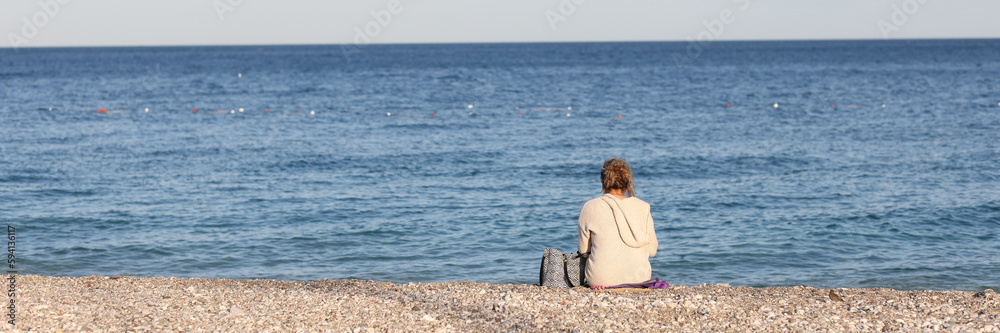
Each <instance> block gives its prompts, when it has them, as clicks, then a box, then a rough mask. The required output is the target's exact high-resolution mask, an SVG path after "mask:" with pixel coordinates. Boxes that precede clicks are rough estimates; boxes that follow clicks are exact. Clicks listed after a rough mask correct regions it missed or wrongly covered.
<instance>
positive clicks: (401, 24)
mask: <svg viewBox="0 0 1000 333" xmlns="http://www.w3.org/2000/svg"><path fill="white" fill-rule="evenodd" d="M390 9H391V10H390ZM359 31H360V33H359ZM699 34H700V35H701V36H702V38H711V39H712V40H798V39H884V38H889V39H910V38H1000V0H947V1H946V0H905V1H904V0H701V1H689V0H614V1H610V0H353V1H339V0H334V1H319V0H285V1H273V0H272V1H267V0H161V1H136V0H30V1H29V0H7V1H2V2H0V35H2V36H3V41H2V43H0V47H12V46H15V47H29V46H147V45H247V44H249V45H262V44H341V43H354V42H355V41H358V42H362V43H368V42H370V43H465V42H550V41H551V42H569V41H683V40H686V39H688V38H692V39H694V38H698V36H699Z"/></svg>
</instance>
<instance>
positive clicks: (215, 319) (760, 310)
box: [4, 275, 1000, 332]
mask: <svg viewBox="0 0 1000 333" xmlns="http://www.w3.org/2000/svg"><path fill="white" fill-rule="evenodd" d="M17 290H18V291H19V294H18V296H17V308H16V309H17V310H16V311H17V313H16V315H17V322H16V325H17V327H16V329H15V328H12V327H11V326H10V325H9V324H6V326H4V327H5V328H6V330H7V331H15V332H16V331H30V332H143V331H153V332H206V331H207V332H210V331H227V332H327V331H332V332H385V331H389V332H395V331H442V332H466V331H532V332H534V331H581V332H628V331H649V332H653V331H656V332H660V331H691V332H703V331H733V332H739V331H743V332H748V331H753V332H759V331H773V332H785V331H903V332H921V331H927V332H1000V297H998V296H997V294H996V293H994V292H993V291H992V290H988V291H985V292H979V293H976V292H961V291H896V290H891V289H836V290H834V293H835V294H836V295H838V296H840V297H841V298H842V299H843V300H844V302H839V301H834V300H831V296H830V291H831V290H829V289H814V288H811V287H788V288H763V289H758V288H748V287H729V286H723V285H711V286H676V287H672V288H671V289H667V290H654V291H649V292H620V293H613V292H605V293H598V292H594V291H590V290H588V289H583V288H575V289H551V288H546V287H538V286H532V285H497V284H486V283H471V282H447V283H407V284H393V283H388V282H374V281H360V280H320V281H274V280H225V279H180V278H134V277H104V276H88V277H79V278H66V277H47V276H31V275H28V276H18V280H17Z"/></svg>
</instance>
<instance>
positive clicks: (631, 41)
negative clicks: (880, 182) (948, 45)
mask: <svg viewBox="0 0 1000 333" xmlns="http://www.w3.org/2000/svg"><path fill="white" fill-rule="evenodd" d="M942 40H954V41H961V40H970V41H971V40H980V41H983V40H1000V37H924V38H818V39H805V38H803V39H719V40H707V41H703V42H706V43H733V42H879V41H882V42H906V41H942ZM697 42H698V41H694V40H593V41H487V42H398V43H397V42H388V43H385V42H383V43H315V44H314V43H289V44H281V43H275V44H150V45H115V44H108V45H41V46H18V47H14V46H9V45H6V46H0V50H15V51H16V50H19V49H73V48H80V49H83V48H132V47H134V48H158V47H163V48H167V47H281V46H355V47H358V46H360V47H364V46H392V45H493V44H496V45H502V44H613V43H697Z"/></svg>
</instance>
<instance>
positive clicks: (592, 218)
mask: <svg viewBox="0 0 1000 333" xmlns="http://www.w3.org/2000/svg"><path fill="white" fill-rule="evenodd" d="M579 232H580V240H579V244H578V247H577V248H578V250H579V251H580V252H581V253H583V252H590V258H588V259H587V272H586V274H587V283H588V284H589V285H591V286H595V285H597V286H613V285H617V284H623V283H639V282H643V281H646V280H649V279H650V278H651V275H652V270H651V269H650V267H649V257H652V256H655V255H656V248H657V246H659V242H657V240H656V231H655V230H653V217H652V215H650V213H649V204H648V203H646V202H645V201H642V200H639V199H638V198H625V199H624V200H620V199H618V198H617V197H615V196H614V195H611V194H605V195H604V196H602V197H599V198H596V199H593V200H590V201H587V203H586V204H584V205H583V209H582V210H580V229H579Z"/></svg>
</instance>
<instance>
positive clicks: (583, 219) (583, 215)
mask: <svg viewBox="0 0 1000 333" xmlns="http://www.w3.org/2000/svg"><path fill="white" fill-rule="evenodd" d="M589 215H590V214H588V212H587V205H584V206H583V209H581V210H580V221H579V223H578V227H577V234H578V235H579V238H578V240H577V243H576V250H577V251H580V253H587V252H590V229H589V228H588V227H589V225H590V223H588V222H589V220H590V216H589Z"/></svg>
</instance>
